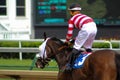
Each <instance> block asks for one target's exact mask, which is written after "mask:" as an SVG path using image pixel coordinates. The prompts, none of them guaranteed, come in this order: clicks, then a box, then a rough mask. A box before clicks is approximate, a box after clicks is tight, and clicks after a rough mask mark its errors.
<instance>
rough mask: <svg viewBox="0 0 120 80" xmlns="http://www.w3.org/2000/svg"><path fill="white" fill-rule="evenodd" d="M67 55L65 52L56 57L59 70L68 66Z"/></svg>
mask: <svg viewBox="0 0 120 80" xmlns="http://www.w3.org/2000/svg"><path fill="white" fill-rule="evenodd" d="M66 53H68V52H66V51H63V52H61V53H58V54H57V55H56V62H57V64H58V67H59V69H62V68H64V67H65V65H66V63H67V57H68V55H66Z"/></svg>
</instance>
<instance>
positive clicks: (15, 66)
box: [0, 59, 58, 71]
mask: <svg viewBox="0 0 120 80" xmlns="http://www.w3.org/2000/svg"><path fill="white" fill-rule="evenodd" d="M32 61H33V60H31V59H24V60H19V59H0V69H2V70H6V69H7V70H29V69H30V67H31V66H32ZM32 70H45V71H55V70H56V71H57V70H58V68H57V64H56V62H55V61H54V60H51V61H50V62H49V66H46V67H45V68H44V69H38V68H36V67H35V65H34V66H33V69H32Z"/></svg>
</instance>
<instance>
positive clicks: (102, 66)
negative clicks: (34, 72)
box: [36, 38, 120, 80]
mask: <svg viewBox="0 0 120 80" xmlns="http://www.w3.org/2000/svg"><path fill="white" fill-rule="evenodd" d="M43 44H44V46H42V47H41V48H44V50H43V51H44V52H43V53H42V54H39V58H38V59H37V61H36V66H37V67H39V68H44V67H45V65H46V64H47V63H48V61H49V60H50V59H55V60H56V62H57V64H58V68H59V73H58V80H120V54H118V53H117V52H115V51H113V50H98V51H94V52H93V53H92V54H91V55H90V56H88V57H87V59H86V60H85V62H84V64H83V67H82V68H79V69H73V70H72V71H71V72H66V71H64V68H65V65H66V63H67V61H68V59H67V57H68V56H69V52H70V51H71V48H66V47H65V46H64V42H62V41H61V40H59V39H57V38H49V39H47V40H46V41H45V43H43Z"/></svg>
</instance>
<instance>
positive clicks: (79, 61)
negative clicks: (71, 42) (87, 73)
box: [73, 53, 91, 69]
mask: <svg viewBox="0 0 120 80" xmlns="http://www.w3.org/2000/svg"><path fill="white" fill-rule="evenodd" d="M90 54H91V53H89V54H85V53H81V54H80V55H79V56H78V57H77V58H76V60H75V61H74V65H73V69H78V68H81V67H83V63H84V61H85V59H86V58H87V57H88V56H89V55H90Z"/></svg>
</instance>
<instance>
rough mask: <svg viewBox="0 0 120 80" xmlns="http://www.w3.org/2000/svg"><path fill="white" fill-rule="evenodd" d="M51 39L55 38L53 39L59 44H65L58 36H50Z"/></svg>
mask: <svg viewBox="0 0 120 80" xmlns="http://www.w3.org/2000/svg"><path fill="white" fill-rule="evenodd" d="M50 39H51V40H53V41H56V42H57V43H58V44H64V42H63V41H61V40H60V39H58V38H56V37H52V38H50Z"/></svg>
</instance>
